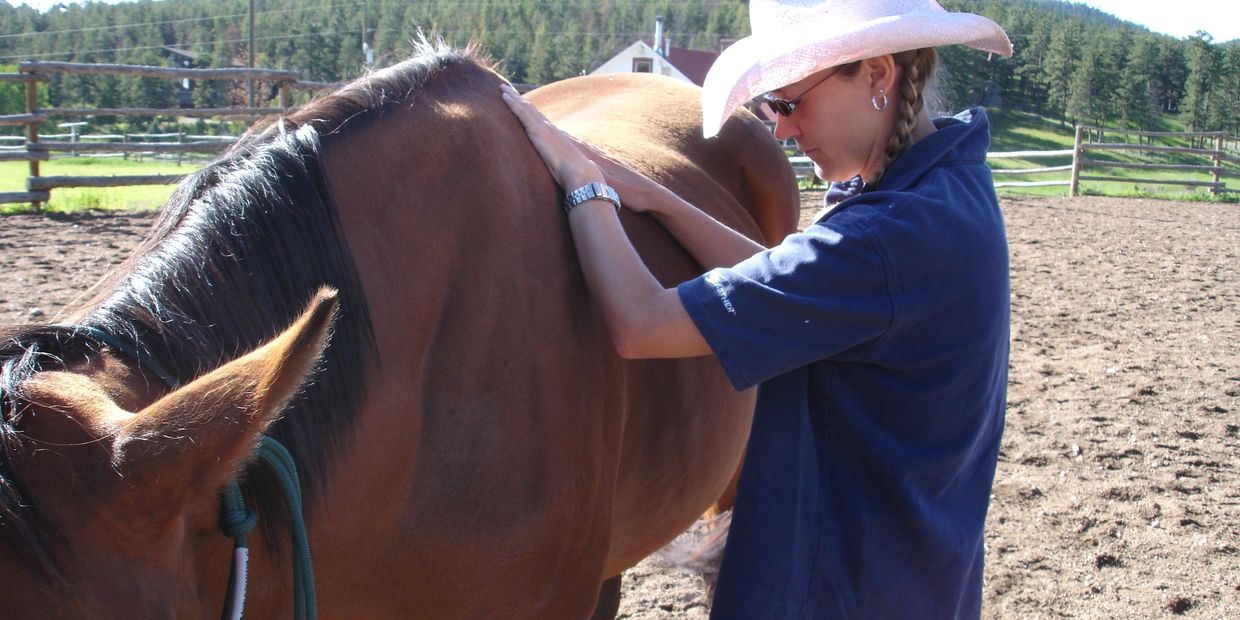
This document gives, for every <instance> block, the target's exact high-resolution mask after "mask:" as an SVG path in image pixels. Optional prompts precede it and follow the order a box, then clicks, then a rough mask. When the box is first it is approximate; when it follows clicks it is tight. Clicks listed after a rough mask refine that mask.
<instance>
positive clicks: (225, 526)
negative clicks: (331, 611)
mask: <svg viewBox="0 0 1240 620" xmlns="http://www.w3.org/2000/svg"><path fill="white" fill-rule="evenodd" d="M256 456H257V458H258V460H259V461H261V462H264V463H266V464H267V466H268V467H270V468H271V470H272V471H273V472H274V473H275V474H276V477H277V478H279V480H280V488H281V490H282V491H283V492H284V501H285V502H286V503H287V504H288V512H289V521H290V524H291V526H292V530H293V531H292V538H293V617H294V618H297V619H298V620H302V619H305V620H314V619H315V618H317V617H318V603H317V601H316V600H315V594H314V567H313V566H312V563H311V558H310V541H309V538H308V537H307V536H306V522H305V519H304V518H303V516H302V503H301V482H300V481H299V480H298V479H297V464H296V463H294V462H293V456H292V455H291V454H289V452H288V450H286V449H285V448H284V446H282V445H280V442H279V441H276V440H275V439H274V438H272V437H269V436H266V435H264V436H263V438H262V443H261V444H259V446H258V452H257V453H256ZM223 504H224V505H223V513H222V514H221V515H220V529H222V530H223V531H224V533H225V534H226V535H228V536H231V537H232V538H233V540H234V545H233V549H234V558H235V559H234V562H233V570H232V573H231V574H230V575H229V577H228V597H227V598H226V599H225V601H224V615H223V618H224V619H225V620H230V619H233V620H235V619H239V618H241V614H242V610H243V609H244V607H245V588H246V585H245V584H246V579H247V577H246V572H245V569H246V564H247V560H246V559H245V558H247V557H248V546H249V545H248V543H247V542H246V539H245V537H246V535H247V534H249V533H250V532H251V531H253V530H254V525H255V524H256V523H257V522H258V518H257V517H256V516H255V515H254V512H253V511H252V510H250V509H249V508H247V507H246V505H245V499H244V498H243V497H242V496H241V487H240V486H238V485H237V482H236V481H235V480H234V481H233V482H231V483H229V484H228V486H227V487H225V489H224V498H223ZM238 558H239V559H238Z"/></svg>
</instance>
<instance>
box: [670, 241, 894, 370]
mask: <svg viewBox="0 0 1240 620" xmlns="http://www.w3.org/2000/svg"><path fill="white" fill-rule="evenodd" d="M833 219H835V218H833ZM840 219H843V218H840ZM887 272H888V269H887V268H886V267H885V262H884V260H883V258H882V255H881V254H880V253H879V251H878V250H877V248H876V247H875V244H874V243H872V241H871V240H870V238H869V236H868V235H867V234H866V232H865V230H864V229H861V228H858V227H849V226H837V227H832V226H828V225H826V224H815V225H813V226H811V227H810V228H809V229H808V230H806V231H805V232H804V233H798V234H795V235H791V236H789V237H788V238H786V239H785V240H784V242H783V243H781V244H780V245H778V246H776V247H774V248H771V249H769V250H766V251H764V252H761V253H759V254H756V255H754V256H752V257H750V258H749V259H746V260H745V261H744V262H742V263H740V264H738V265H736V266H735V267H731V268H726V269H714V270H711V271H709V272H707V273H705V274H703V275H702V276H700V277H698V278H696V279H694V280H690V281H688V282H685V283H683V284H681V285H680V286H679V288H678V293H679V295H680V299H681V303H682V304H683V305H684V307H685V310H686V311H687V312H688V313H689V316H690V317H692V319H693V321H694V323H695V324H696V325H697V327H698V330H699V331H701V333H702V336H703V337H704V338H705V339H706V341H707V343H709V344H710V346H711V349H712V350H713V351H714V352H715V354H716V356H717V357H718V358H719V361H720V363H721V364H722V366H723V368H724V371H725V372H726V373H727V374H728V378H729V379H730V380H731V382H732V384H733V385H734V386H735V387H736V388H737V389H746V388H748V387H752V386H754V385H757V384H758V383H761V382H762V381H765V380H767V379H769V378H771V377H774V376H777V375H780V374H783V373H785V372H787V371H789V370H792V369H794V368H798V367H801V366H806V365H808V364H810V363H813V362H816V361H820V360H824V359H840V360H853V361H861V360H863V359H864V355H865V352H866V350H868V349H869V347H870V346H871V345H872V343H873V342H874V341H875V340H876V339H878V338H879V337H880V336H881V335H882V334H883V333H884V332H885V331H886V330H887V329H888V327H889V326H890V325H891V320H892V313H893V304H892V302H891V295H890V292H889V286H888V277H887Z"/></svg>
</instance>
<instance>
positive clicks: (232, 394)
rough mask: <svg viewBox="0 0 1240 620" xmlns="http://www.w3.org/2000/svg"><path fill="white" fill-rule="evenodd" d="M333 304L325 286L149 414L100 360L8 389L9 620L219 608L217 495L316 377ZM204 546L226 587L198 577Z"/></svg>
mask: <svg viewBox="0 0 1240 620" xmlns="http://www.w3.org/2000/svg"><path fill="white" fill-rule="evenodd" d="M335 306H336V297H335V294H334V293H332V292H320V294H319V295H318V296H317V297H316V299H315V300H314V302H313V303H312V304H311V306H310V308H309V309H308V310H307V311H306V312H305V313H303V314H302V316H301V317H300V318H299V319H298V320H297V321H296V322H295V323H294V324H293V325H292V326H291V327H289V328H288V329H287V330H285V331H284V332H282V333H280V334H278V335H277V336H276V337H275V338H273V339H272V340H270V341H268V342H267V343H265V344H263V345H262V346H260V347H259V348H257V349H256V350H254V351H253V352H251V353H249V354H248V355H245V356H243V357H241V358H238V359H236V360H234V361H232V362H229V363H227V364H224V365H223V366H221V367H219V368H217V369H215V370H213V371H211V372H209V373H206V374H204V375H202V376H201V377H199V378H197V379H195V380H194V381H192V382H190V383H188V384H186V385H184V386H182V387H180V388H178V389H174V390H172V391H170V392H167V393H166V394H162V395H161V396H160V397H158V398H156V399H154V402H150V403H149V404H145V406H142V405H137V406H135V405H133V404H132V402H131V401H133V399H134V395H135V394H143V393H149V392H148V391H147V388H146V387H144V386H143V385H139V386H137V387H135V386H133V385H130V386H125V385H121V384H120V382H118V381H117V380H116V377H118V376H122V375H121V374H120V373H117V372H116V370H115V369H113V370H112V371H111V372H109V371H107V370H106V369H100V368H98V362H97V360H96V362H94V365H95V366H96V368H94V369H93V370H87V371H83V369H80V368H76V367H73V366H72V365H71V367H70V368H69V369H67V370H63V371H44V372H39V373H36V374H34V375H33V376H32V377H30V378H29V379H28V380H26V381H25V382H24V383H23V384H22V386H21V387H20V390H19V392H18V394H16V395H15V396H16V397H15V398H14V397H13V396H14V395H7V396H6V398H9V402H10V404H13V403H16V405H17V406H16V407H15V408H11V409H12V410H8V411H6V412H5V413H6V417H7V418H9V419H8V420H6V421H5V424H6V425H7V426H8V428H7V429H5V431H6V432H5V433H4V435H3V439H4V440H5V445H4V446H3V449H4V450H5V452H6V454H5V455H4V456H5V457H6V458H4V459H3V460H2V461H0V465H7V466H6V467H5V468H4V469H3V470H0V486H2V487H7V488H0V491H4V492H5V498H4V500H5V503H4V504H2V505H0V538H4V539H5V542H4V543H0V583H2V584H4V585H3V591H4V595H3V600H4V604H3V611H2V612H0V613H2V614H3V615H4V617H23V618H25V617H79V618H87V617H89V618H121V617H125V618H130V617H169V616H184V617H197V616H201V615H203V610H204V609H212V608H218V605H220V603H221V602H222V594H221V598H220V599H218V600H206V598H207V597H212V598H214V597H215V596H216V595H217V593H222V592H223V589H224V581H226V579H225V575H226V574H227V567H228V563H227V559H226V558H227V556H228V552H229V549H230V545H229V541H228V539H227V538H225V537H223V536H222V535H221V534H219V533H218V530H217V529H216V528H217V527H218V525H217V524H218V519H219V510H220V499H219V498H220V489H221V488H222V487H223V486H224V485H225V484H226V483H227V482H228V481H229V480H230V479H231V478H233V477H234V476H236V475H237V474H238V472H240V470H241V466H242V465H243V464H244V463H245V462H246V460H247V459H248V458H249V456H250V454H251V452H252V450H253V448H254V447H255V446H256V445H257V443H258V440H259V437H260V436H261V435H262V433H263V432H264V431H265V430H266V429H267V427H268V426H269V425H270V424H271V422H272V421H273V420H274V419H275V418H276V416H277V415H278V414H279V412H280V410H281V409H282V408H283V407H284V406H285V404H286V403H287V402H288V401H289V399H290V398H292V396H293V395H294V394H295V393H296V392H297V390H298V388H299V387H300V386H301V384H302V383H303V381H304V380H305V378H306V377H307V375H308V374H309V373H310V372H311V370H312V369H313V367H314V365H315V362H316V360H317V359H318V357H319V355H320V354H321V353H322V350H323V347H324V345H325V341H326V339H327V333H328V331H329V328H330V326H331V323H332V316H333V313H334V309H335ZM130 383H138V384H143V383H144V380H143V379H142V378H141V377H136V378H131V379H130ZM148 400H149V399H148ZM130 409H133V410H130ZM13 498H18V499H19V501H17V502H13V501H9V500H11V499H13ZM204 542H206V543H208V544H206V545H204V544H201V543H204ZM5 543H7V544H5ZM204 548H205V549H208V550H213V549H216V548H218V549H219V552H216V551H208V554H209V555H211V556H214V555H215V554H216V553H218V554H219V557H220V559H221V561H220V562H219V563H218V564H219V575H218V579H216V578H212V579H205V580H204V579H202V576H201V575H199V574H198V573H199V571H201V570H203V568H202V567H203V560H204V558H203V557H201V550H202V549H204ZM208 565H214V562H208ZM216 581H219V583H218V584H215V582H216ZM203 583H207V584H213V585H212V591H211V592H204V591H203V588H204V586H203V585H200V584H203Z"/></svg>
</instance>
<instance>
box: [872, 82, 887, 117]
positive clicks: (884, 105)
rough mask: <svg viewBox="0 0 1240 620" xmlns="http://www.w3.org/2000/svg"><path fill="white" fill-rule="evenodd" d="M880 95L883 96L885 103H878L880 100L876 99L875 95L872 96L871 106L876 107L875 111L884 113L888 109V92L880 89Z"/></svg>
mask: <svg viewBox="0 0 1240 620" xmlns="http://www.w3.org/2000/svg"><path fill="white" fill-rule="evenodd" d="M878 94H880V95H882V96H883V103H882V104H881V105H880V104H879V103H878V99H876V98H875V97H874V95H870V105H872V106H874V109H875V110H878V111H879V112H882V111H883V110H886V109H887V91H884V90H883V89H881V88H880V89H878Z"/></svg>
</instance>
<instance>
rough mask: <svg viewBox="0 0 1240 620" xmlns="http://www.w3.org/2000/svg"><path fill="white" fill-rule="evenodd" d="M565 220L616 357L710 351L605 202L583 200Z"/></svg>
mask: <svg viewBox="0 0 1240 620" xmlns="http://www.w3.org/2000/svg"><path fill="white" fill-rule="evenodd" d="M568 221H569V228H570V229H571V230H572V235H573V243H574V245H575V246H576V248H577V257H578V260H580V262H581V268H582V271H583V272H584V273H585V276H586V283H587V285H588V286H589V287H590V295H591V298H592V299H593V300H594V301H595V303H597V304H598V305H599V306H600V307H601V309H602V312H603V317H604V320H605V321H606V323H607V327H608V331H609V332H610V334H611V337H612V341H613V344H614V345H615V347H616V350H617V352H619V354H620V355H621V356H622V357H626V358H649V357H688V356H694V355H706V354H709V353H710V352H711V350H710V347H709V345H707V344H706V341H705V340H704V339H703V338H702V336H701V333H700V332H698V330H697V326H696V325H694V324H693V321H692V319H691V318H690V317H689V314H688V313H687V312H686V311H685V309H684V306H683V305H682V304H681V302H680V297H679V295H678V294H677V292H676V289H674V288H673V289H665V288H663V285H661V284H660V283H659V281H658V280H656V279H655V277H654V276H653V275H651V273H650V270H649V269H647V268H646V265H645V263H643V262H642V260H641V257H639V256H638V254H637V251H636V250H634V249H633V245H632V243H630V242H629V238H628V236H627V235H626V234H625V232H624V228H623V227H621V225H620V220H619V218H617V217H616V216H615V213H614V209H613V207H612V205H611V204H610V203H607V202H603V201H599V200H592V201H589V202H587V203H585V204H582V205H580V206H578V207H577V208H575V209H573V211H572V212H571V213H569V218H568Z"/></svg>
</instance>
